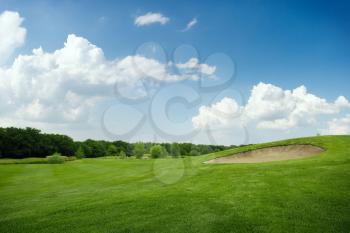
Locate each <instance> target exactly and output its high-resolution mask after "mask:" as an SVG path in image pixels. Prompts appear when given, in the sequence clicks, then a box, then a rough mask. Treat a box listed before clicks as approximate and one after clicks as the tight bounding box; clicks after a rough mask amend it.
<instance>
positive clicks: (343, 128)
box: [322, 114, 350, 135]
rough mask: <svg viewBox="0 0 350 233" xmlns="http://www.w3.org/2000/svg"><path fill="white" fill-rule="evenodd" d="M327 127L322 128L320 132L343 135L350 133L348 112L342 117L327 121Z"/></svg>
mask: <svg viewBox="0 0 350 233" xmlns="http://www.w3.org/2000/svg"><path fill="white" fill-rule="evenodd" d="M327 124H328V129H326V130H323V131H322V133H324V134H328V135H344V134H350V114H348V115H346V116H345V117H343V118H334V119H332V120H331V121H329V122H328V123H327Z"/></svg>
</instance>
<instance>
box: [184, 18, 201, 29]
mask: <svg viewBox="0 0 350 233" xmlns="http://www.w3.org/2000/svg"><path fill="white" fill-rule="evenodd" d="M197 23H198V20H197V19H196V18H193V19H192V20H191V21H190V22H188V24H187V25H186V28H185V29H184V30H182V31H183V32H185V31H188V30H190V29H191V28H192V27H193V26H194V25H196V24H197Z"/></svg>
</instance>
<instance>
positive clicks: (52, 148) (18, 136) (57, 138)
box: [0, 127, 234, 158]
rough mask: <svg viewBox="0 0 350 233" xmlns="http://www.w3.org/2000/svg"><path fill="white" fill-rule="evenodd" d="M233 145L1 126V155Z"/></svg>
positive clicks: (144, 152) (195, 151)
mask: <svg viewBox="0 0 350 233" xmlns="http://www.w3.org/2000/svg"><path fill="white" fill-rule="evenodd" d="M232 147H234V146H229V147H228V146H222V145H195V144H192V143H151V142H136V143H129V142H125V141H120V140H118V141H105V140H92V139H88V140H85V141H74V140H73V139H72V138H70V137H69V136H66V135H60V134H47V133H42V132H41V131H40V130H38V129H34V128H29V127H27V128H15V127H8V128H1V127H0V158H27V157H42V158H43V157H46V156H48V155H52V154H54V153H60V154H61V155H64V156H76V157H78V158H83V157H86V158H96V157H103V156H120V157H121V158H126V157H131V156H135V157H136V158H142V157H144V156H146V157H147V156H148V157H154V158H159V157H165V156H174V157H177V156H197V155H202V154H208V153H211V152H217V151H221V150H226V149H229V148H232Z"/></svg>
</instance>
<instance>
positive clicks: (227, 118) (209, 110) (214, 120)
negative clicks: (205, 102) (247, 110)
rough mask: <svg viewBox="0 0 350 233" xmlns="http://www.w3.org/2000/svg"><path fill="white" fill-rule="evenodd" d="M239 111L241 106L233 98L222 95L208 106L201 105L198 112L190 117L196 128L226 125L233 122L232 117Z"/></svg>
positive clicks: (238, 113) (237, 114) (235, 116)
mask: <svg viewBox="0 0 350 233" xmlns="http://www.w3.org/2000/svg"><path fill="white" fill-rule="evenodd" d="M241 112H242V107H240V106H239V105H238V104H237V102H236V101H235V100H234V99H231V98H228V97H224V98H223V99H222V100H221V101H219V102H217V103H214V104H213V105H211V106H209V107H207V106H201V107H200V108H199V114H198V115H197V116H195V117H193V118H192V123H193V126H194V127H195V128H197V129H201V128H202V129H204V128H207V127H211V128H220V127H228V126H231V125H233V124H234V123H235V122H234V119H235V118H237V117H239V116H240V114H241Z"/></svg>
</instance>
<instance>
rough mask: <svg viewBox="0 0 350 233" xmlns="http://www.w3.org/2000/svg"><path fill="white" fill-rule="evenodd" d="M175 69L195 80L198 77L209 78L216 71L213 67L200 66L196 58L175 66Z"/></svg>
mask: <svg viewBox="0 0 350 233" xmlns="http://www.w3.org/2000/svg"><path fill="white" fill-rule="evenodd" d="M176 67H177V68H178V69H179V70H180V71H181V73H183V74H186V75H188V76H192V77H193V79H195V80H197V79H199V76H198V75H204V76H210V75H213V74H214V73H215V71H216V67H215V66H210V65H208V64H201V63H199V61H198V59H197V58H190V59H189V60H188V61H187V62H185V63H179V64H176Z"/></svg>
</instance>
